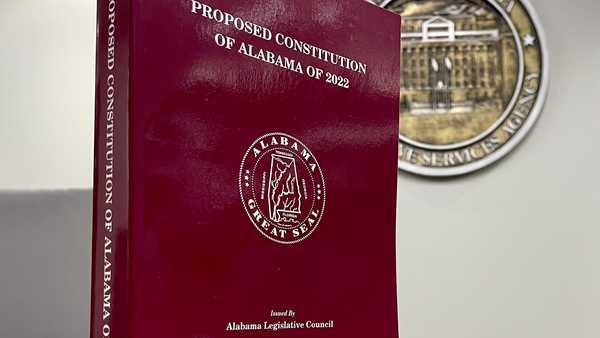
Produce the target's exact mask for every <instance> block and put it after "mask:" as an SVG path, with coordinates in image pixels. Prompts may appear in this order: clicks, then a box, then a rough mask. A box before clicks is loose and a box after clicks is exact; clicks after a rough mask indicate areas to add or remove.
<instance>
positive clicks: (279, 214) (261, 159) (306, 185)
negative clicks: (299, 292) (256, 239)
mask: <svg viewBox="0 0 600 338" xmlns="http://www.w3.org/2000/svg"><path fill="white" fill-rule="evenodd" d="M239 188H240V196H241V198H242V204H243V206H244V209H245V211H246V213H247V214H248V217H249V218H250V221H251V222H252V224H254V227H255V228H256V229H257V230H258V231H259V232H260V233H261V234H262V235H264V236H265V237H267V238H268V239H270V240H272V241H273V242H277V243H280V244H295V243H298V242H301V241H303V240H305V239H306V238H307V237H309V236H310V235H311V234H312V233H313V232H314V231H315V229H316V228H317V226H318V225H319V223H320V221H321V218H322V216H323V213H324V211H325V197H326V194H325V180H324V177H323V172H322V171H321V167H320V166H319V163H318V162H317V158H316V157H315V154H314V153H312V151H311V150H310V149H309V148H308V147H307V146H306V145H305V144H304V143H302V142H301V141H300V140H298V139H297V138H295V137H293V136H290V135H288V134H284V133H270V134H267V135H264V136H261V137H259V138H258V139H256V140H255V141H254V142H253V143H252V144H251V145H250V147H249V148H248V150H247V151H246V154H245V155H244V159H243V160H242V165H241V169H240V177H239Z"/></svg>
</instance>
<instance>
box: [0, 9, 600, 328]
mask: <svg viewBox="0 0 600 338" xmlns="http://www.w3.org/2000/svg"><path fill="white" fill-rule="evenodd" d="M531 1H532V2H533V5H534V6H535V7H536V8H537V11H538V13H539V14H540V17H541V18H542V21H543V23H544V24H545V29H546V32H547V38H548V40H549V44H550V45H549V49H550V52H551V62H552V65H551V69H552V79H551V91H550V96H549V98H548V103H547V105H546V109H545V111H544V113H543V115H542V117H541V119H540V122H539V124H538V125H537V127H536V128H535V129H534V131H533V133H532V135H531V137H529V138H528V139H527V140H526V142H524V144H523V145H522V147H520V148H519V149H518V150H517V151H516V152H515V153H514V154H513V155H511V156H510V157H508V158H507V159H505V160H504V161H503V162H501V163H500V164H499V165H497V166H495V167H493V168H491V169H489V170H485V171H483V172H481V173H478V174H475V175H471V176H468V177H464V178H459V179H454V180H443V181H440V180H426V179H419V178H416V177H414V176H411V175H405V174H402V175H400V182H399V188H398V189H399V221H398V267H399V269H398V271H399V272H398V274H399V289H400V306H401V311H400V317H401V325H402V330H403V338H496V337H497V338H506V337H511V338H519V337H523V338H525V337H526V338H564V337H576V338H596V337H600V332H599V330H598V324H597V323H596V322H597V317H598V313H600V306H599V304H600V291H599V290H600V288H599V287H598V285H600V274H599V271H600V266H599V264H600V263H599V262H600V261H599V257H600V255H599V249H598V247H599V246H598V245H597V242H598V239H599V238H600V231H599V229H600V227H599V225H600V221H598V216H597V213H598V209H596V208H600V197H599V194H600V183H599V182H600V178H599V177H598V175H600V156H599V155H598V151H597V149H598V146H599V145H600V136H599V134H600V108H598V104H597V103H598V102H600V80H599V79H600V37H599V35H600V21H598V20H597V15H598V13H600V3H598V2H597V1H595V0H578V1H571V2H566V1H561V0H531ZM94 10H95V1H92V0H0V41H1V45H0V46H1V47H0V61H1V62H0V154H2V159H3V160H2V162H1V164H2V165H0V190H1V189H62V188H73V187H84V188H89V187H90V185H91V174H92V129H93V128H92V125H93V113H92V112H93V94H94V93H93V90H94V87H93V85H94V78H93V76H94V49H93V46H94V41H93V38H94V29H95V15H94ZM1 216H2V215H0V219H1ZM83 240H84V239H82V241H83ZM85 240H87V239H85ZM81 311H87V309H81ZM67 325H68V323H67Z"/></svg>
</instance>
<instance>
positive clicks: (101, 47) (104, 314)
mask: <svg viewBox="0 0 600 338" xmlns="http://www.w3.org/2000/svg"><path fill="white" fill-rule="evenodd" d="M130 19H131V3H130V0H98V2H97V20H98V21H97V31H96V34H97V45H96V87H95V90H96V105H95V111H96V113H95V114H96V122H95V149H94V151H95V155H94V202H93V203H94V208H93V210H94V212H93V239H92V240H93V242H92V290H91V298H92V299H91V325H90V337H91V338H126V337H127V336H128V334H127V333H128V332H127V330H128V327H127V320H128V290H127V288H128V271H129V266H128V246H129V245H128V242H129V240H128V238H129V229H128V228H129V67H130V56H129V55H130V51H129V47H130Z"/></svg>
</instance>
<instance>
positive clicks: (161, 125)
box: [91, 0, 400, 338]
mask: <svg viewBox="0 0 600 338" xmlns="http://www.w3.org/2000/svg"><path fill="white" fill-rule="evenodd" d="M97 50H98V51H97V53H98V54H97V84H96V91H97V103H96V114H97V120H96V149H95V151H96V162H95V178H94V180H95V181H94V186H95V188H94V195H95V198H94V203H95V206H94V245H93V276H92V278H93V285H92V315H91V319H92V324H91V337H92V338H104V337H113V338H126V337H127V338H141V337H143V338H153V337H161V338H163V337H181V338H213V337H215V338H217V337H263V336H265V337H270V336H283V337H302V338H310V337H328V338H331V337H342V338H352V337H360V338H365V337H369V338H393V337H397V335H398V326H397V312H396V270H395V245H394V244H395V220H396V209H395V208H396V178H397V176H396V162H397V152H398V145H397V144H398V142H397V140H398V113H399V74H400V69H399V68H400V18H399V17H397V16H396V15H394V14H392V13H388V12H386V11H383V10H381V9H379V8H377V7H376V6H373V5H371V4H369V3H367V2H365V1H360V0H345V1H344V0H302V1H294V0H244V1H228V0H201V1H193V0H170V1H166V0H143V1H142V0H99V1H98V49H97Z"/></svg>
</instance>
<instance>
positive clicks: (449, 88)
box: [377, 0, 548, 176]
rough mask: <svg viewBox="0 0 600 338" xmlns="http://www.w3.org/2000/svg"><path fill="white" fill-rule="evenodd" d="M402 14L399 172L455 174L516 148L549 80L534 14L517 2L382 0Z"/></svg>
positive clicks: (545, 58)
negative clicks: (401, 170) (400, 170)
mask: <svg viewBox="0 0 600 338" xmlns="http://www.w3.org/2000/svg"><path fill="white" fill-rule="evenodd" d="M377 2H378V4H379V5H380V6H382V7H384V8H386V9H388V10H391V11H394V12H396V13H398V14H400V15H401V16H402V18H403V22H402V75H401V94H400V95H401V96H400V97H401V102H400V107H401V108H400V155H399V161H398V163H399V167H400V169H403V170H406V171H409V172H412V173H416V174H421V175H426V176H454V175H462V174H466V173H469V172H472V171H475V170H478V169H481V168H483V167H485V166H487V165H489V164H491V163H493V162H495V161H497V160H499V159H501V158H502V157H503V156H505V155H506V154H507V153H509V152H510V151H511V150H512V149H513V148H514V147H515V146H516V145H517V144H518V143H519V142H520V141H521V140H522V139H523V138H524V136H525V135H526V134H527V132H528V131H529V130H530V129H531V127H532V126H533V125H534V123H535V121H536V120H537V118H538V116H539V113H540V111H541V109H542V106H543V101H544V99H545V95H546V92H547V83H548V71H547V69H548V60H547V53H546V50H545V47H546V46H545V39H544V35H543V32H542V30H541V27H540V25H539V21H538V19H537V16H536V15H535V13H534V12H533V10H532V8H531V6H530V5H529V4H528V3H527V2H526V1H523V0H521V1H518V0H421V1H420V0H383V1H381V0H379V1H377Z"/></svg>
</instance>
